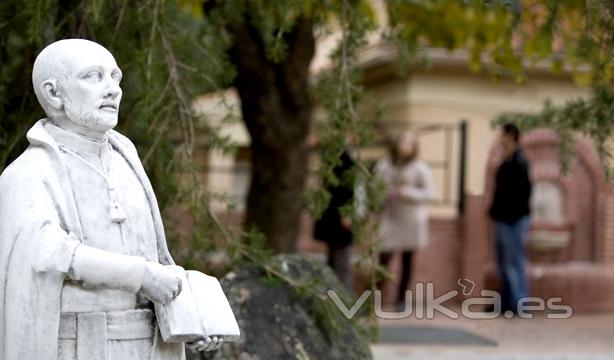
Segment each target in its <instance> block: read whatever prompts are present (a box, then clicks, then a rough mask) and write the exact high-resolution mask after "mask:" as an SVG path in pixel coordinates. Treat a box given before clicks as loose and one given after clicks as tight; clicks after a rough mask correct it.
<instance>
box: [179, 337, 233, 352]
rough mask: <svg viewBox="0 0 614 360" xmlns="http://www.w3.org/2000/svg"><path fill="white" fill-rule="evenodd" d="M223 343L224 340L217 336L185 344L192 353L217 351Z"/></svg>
mask: <svg viewBox="0 0 614 360" xmlns="http://www.w3.org/2000/svg"><path fill="white" fill-rule="evenodd" d="M223 342H224V340H223V339H222V338H218V337H217V336H212V337H209V336H207V337H205V338H204V339H202V340H199V341H194V342H190V343H187V345H188V348H190V349H191V350H193V351H213V350H217V349H219V347H220V346H222V343H223Z"/></svg>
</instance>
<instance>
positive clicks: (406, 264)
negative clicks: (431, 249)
mask: <svg viewBox="0 0 614 360" xmlns="http://www.w3.org/2000/svg"><path fill="white" fill-rule="evenodd" d="M413 256H414V253H413V251H411V250H405V251H403V253H402V254H401V262H402V267H401V281H400V282H399V289H398V293H397V304H405V291H406V290H407V288H408V287H409V281H410V280H411V272H412V262H413Z"/></svg>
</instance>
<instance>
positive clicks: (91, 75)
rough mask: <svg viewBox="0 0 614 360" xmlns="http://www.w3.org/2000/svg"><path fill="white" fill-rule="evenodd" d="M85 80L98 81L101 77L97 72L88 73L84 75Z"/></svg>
mask: <svg viewBox="0 0 614 360" xmlns="http://www.w3.org/2000/svg"><path fill="white" fill-rule="evenodd" d="M85 79H87V80H100V79H102V75H100V72H99V71H90V72H88V73H87V74H86V75H85Z"/></svg>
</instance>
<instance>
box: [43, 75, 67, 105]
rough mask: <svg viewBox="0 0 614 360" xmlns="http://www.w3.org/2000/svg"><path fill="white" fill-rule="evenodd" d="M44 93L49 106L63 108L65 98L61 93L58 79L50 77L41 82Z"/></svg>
mask: <svg viewBox="0 0 614 360" xmlns="http://www.w3.org/2000/svg"><path fill="white" fill-rule="evenodd" d="M41 89H42V95H43V98H44V99H45V101H46V102H47V104H48V105H49V106H51V107H52V108H54V109H55V110H62V106H63V105H64V100H63V99H62V96H61V94H60V88H59V86H58V81H57V80H56V79H48V80H45V81H43V83H42V84H41Z"/></svg>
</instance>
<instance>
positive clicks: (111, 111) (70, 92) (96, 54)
mask: <svg viewBox="0 0 614 360" xmlns="http://www.w3.org/2000/svg"><path fill="white" fill-rule="evenodd" d="M62 62H63V65H64V68H65V69H66V71H65V74H64V76H62V77H61V79H59V81H60V84H61V88H62V98H63V106H64V112H65V114H66V117H67V118H68V119H69V120H70V121H71V122H73V123H74V124H75V125H77V126H80V127H85V128H88V129H91V130H95V131H107V130H109V129H112V128H113V127H115V125H117V115H118V112H119V103H120V101H121V97H122V90H121V88H120V87H119V82H120V81H121V78H122V73H121V71H120V69H119V67H118V66H117V64H116V63H115V59H114V58H113V56H112V55H111V54H110V53H109V52H108V51H107V50H106V49H105V48H103V47H101V46H91V47H89V46H88V48H85V49H79V51H74V52H73V54H70V56H66V57H64V59H62Z"/></svg>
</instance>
